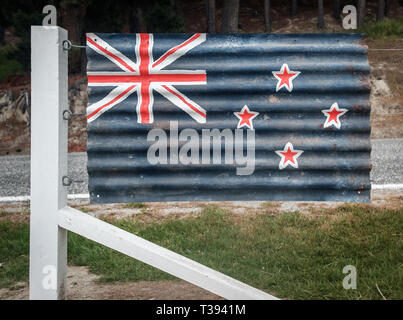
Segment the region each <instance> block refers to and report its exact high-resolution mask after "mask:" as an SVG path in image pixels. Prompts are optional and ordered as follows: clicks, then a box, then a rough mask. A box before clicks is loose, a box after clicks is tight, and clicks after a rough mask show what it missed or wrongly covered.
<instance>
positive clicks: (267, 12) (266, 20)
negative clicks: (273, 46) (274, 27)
mask: <svg viewBox="0 0 403 320" xmlns="http://www.w3.org/2000/svg"><path fill="white" fill-rule="evenodd" d="M270 11H271V8H270V0H264V28H265V31H266V32H267V33H270V32H271V12H270Z"/></svg>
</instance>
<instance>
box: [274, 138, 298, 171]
mask: <svg viewBox="0 0 403 320" xmlns="http://www.w3.org/2000/svg"><path fill="white" fill-rule="evenodd" d="M288 148H290V151H291V152H296V153H297V154H296V155H295V156H293V158H294V161H295V163H292V162H291V161H289V160H287V162H285V156H284V155H283V154H281V152H287V151H288ZM275 153H276V154H277V155H278V156H280V157H281V160H280V163H279V165H278V167H279V169H280V170H283V169H285V168H286V167H287V166H288V165H291V166H292V167H294V168H298V160H297V159H298V158H299V156H300V155H301V154H303V153H304V151H302V150H294V146H293V145H292V143H291V142H287V143H286V145H285V147H284V150H276V151H275Z"/></svg>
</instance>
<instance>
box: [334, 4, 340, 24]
mask: <svg viewBox="0 0 403 320" xmlns="http://www.w3.org/2000/svg"><path fill="white" fill-rule="evenodd" d="M333 17H334V18H335V19H336V20H339V19H340V0H333Z"/></svg>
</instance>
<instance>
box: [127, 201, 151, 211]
mask: <svg viewBox="0 0 403 320" xmlns="http://www.w3.org/2000/svg"><path fill="white" fill-rule="evenodd" d="M124 206H125V208H128V209H145V208H147V206H146V204H145V203H142V202H129V203H125V205H124Z"/></svg>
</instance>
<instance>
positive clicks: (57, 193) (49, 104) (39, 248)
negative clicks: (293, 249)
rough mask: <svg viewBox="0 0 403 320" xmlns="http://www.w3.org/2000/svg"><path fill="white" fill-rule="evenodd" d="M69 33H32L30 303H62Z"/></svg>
mask: <svg viewBox="0 0 403 320" xmlns="http://www.w3.org/2000/svg"><path fill="white" fill-rule="evenodd" d="M64 40H67V31H66V30H64V29H62V28H59V27H51V26H48V27H43V26H32V27H31V70H32V71H31V90H32V93H31V218H30V219H31V222H30V271H29V278H30V279H29V281H30V289H29V290H30V299H63V298H64V291H65V279H66V261H67V231H66V230H65V229H63V228H61V227H59V225H58V210H59V209H61V208H63V207H65V206H66V204H67V190H66V189H67V188H66V187H64V186H63V184H62V177H63V176H64V175H67V121H65V120H63V110H65V109H67V107H68V102H67V86H68V78H67V77H68V72H67V71H68V70H67V51H64V50H63V41H64Z"/></svg>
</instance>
